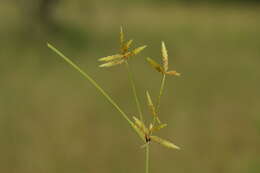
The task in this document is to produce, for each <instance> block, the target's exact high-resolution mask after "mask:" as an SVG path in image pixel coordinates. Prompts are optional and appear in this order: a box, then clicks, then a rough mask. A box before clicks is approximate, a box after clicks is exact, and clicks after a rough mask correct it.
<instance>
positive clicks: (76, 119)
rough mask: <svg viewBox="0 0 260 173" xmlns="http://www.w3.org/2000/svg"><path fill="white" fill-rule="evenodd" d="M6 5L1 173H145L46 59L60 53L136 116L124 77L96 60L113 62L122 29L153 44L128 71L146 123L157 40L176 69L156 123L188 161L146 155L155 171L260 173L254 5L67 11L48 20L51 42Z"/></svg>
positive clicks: (96, 110) (124, 140) (71, 4)
mask: <svg viewBox="0 0 260 173" xmlns="http://www.w3.org/2000/svg"><path fill="white" fill-rule="evenodd" d="M17 1H18V0H17ZM11 2H13V1H9V0H3V1H1V5H0V21H1V22H0V36H1V40H0V43H1V46H0V60H1V63H0V153H1V154H0V172H1V173H2V172H3V173H12V172H14V173H38V172H47V173H72V172H73V173H88V172H90V173H100V172H106V173H119V172H120V173H122V172H123V173H130V172H131V173H132V172H136V169H137V168H140V170H141V168H142V167H143V160H144V158H143V152H144V151H143V150H142V149H140V145H141V144H142V143H141V142H140V143H138V142H135V141H136V140H135V139H136V135H135V134H134V133H133V132H132V131H131V129H130V128H129V127H128V126H127V124H126V123H125V122H124V120H123V119H120V118H118V115H117V112H116V111H115V110H112V109H111V107H110V105H109V104H108V103H107V102H105V101H104V100H103V98H102V96H100V95H99V94H98V93H97V92H96V91H95V89H94V88H93V87H92V86H90V85H89V84H88V83H87V82H85V81H84V80H83V79H82V78H81V77H80V76H79V75H78V74H77V73H76V72H74V71H73V70H72V69H71V68H70V67H69V66H68V65H67V64H65V63H64V62H63V61H62V60H61V59H59V58H57V56H56V55H54V54H53V53H52V52H51V51H50V50H49V49H48V48H46V42H47V41H48V42H50V43H53V44H55V45H56V46H57V48H59V49H61V50H62V51H63V52H64V53H65V54H66V55H68V56H70V57H72V58H73V60H74V61H75V62H77V63H78V64H80V67H82V68H83V69H84V70H86V71H87V72H88V73H89V74H91V75H92V76H93V77H95V79H96V80H97V81H98V82H99V83H100V84H101V85H102V86H105V87H106V91H107V92H109V93H110V94H111V95H112V96H113V98H114V99H115V100H116V101H117V102H120V103H121V104H120V106H122V107H123V109H124V110H125V111H126V112H129V114H131V115H133V116H136V112H135V111H134V110H136V108H135V104H134V100H133V98H132V96H131V95H128V94H127V93H128V92H125V91H126V90H130V88H129V85H128V81H127V77H126V75H127V72H126V71H125V70H124V68H123V67H121V66H116V67H114V69H113V70H111V68H109V69H107V70H106V72H104V69H101V68H98V65H99V62H97V61H96V60H97V59H98V58H100V57H102V56H104V55H109V54H110V53H111V52H116V51H117V48H116V45H118V39H117V37H118V31H119V27H120V26H121V25H123V26H124V27H125V28H127V31H128V32H127V38H129V39H131V38H138V41H137V40H135V42H134V43H136V44H137V45H139V44H140V45H141V44H147V45H148V47H147V48H146V50H145V51H144V56H141V55H140V56H139V55H138V56H137V57H136V58H133V59H132V61H131V64H130V65H131V66H134V69H133V72H134V76H135V79H136V81H137V90H138V92H139V93H141V94H142V96H143V99H142V100H144V101H143V102H142V103H141V104H142V107H143V108H146V109H145V110H146V111H147V112H144V116H146V117H147V118H148V117H151V116H150V115H149V112H148V111H149V110H148V109H147V103H146V95H145V91H146V90H149V92H151V93H155V92H158V90H159V86H158V85H156V84H157V83H159V82H160V77H161V74H160V73H157V72H156V71H155V70H154V69H152V68H151V67H150V66H149V64H148V63H146V61H145V57H151V58H153V59H154V60H155V61H156V62H161V61H160V58H161V52H160V51H161V49H160V45H161V41H162V40H164V41H165V43H166V46H167V50H168V52H169V65H170V66H169V68H170V69H171V67H172V68H173V69H176V70H177V71H180V72H181V74H182V76H181V78H177V77H176V78H174V77H173V78H171V79H170V80H169V81H167V82H166V90H165V95H164V96H163V97H162V102H161V103H162V104H161V114H160V115H161V116H160V120H161V121H162V122H167V123H168V124H170V126H169V127H167V128H164V129H162V130H161V132H160V135H158V136H173V137H174V138H173V141H174V142H176V144H177V145H178V146H180V147H181V150H180V151H169V150H167V149H164V148H162V147H160V146H158V145H156V144H154V145H151V148H152V152H151V153H150V154H151V158H152V160H155V159H156V158H159V159H158V160H157V161H156V164H153V165H154V166H153V167H152V169H153V170H154V172H164V173H171V172H180V173H190V172H192V173H209V172H210V173H220V172H221V173H259V170H260V166H259V165H260V159H259V155H260V152H259V146H260V114H259V113H260V106H259V103H260V99H259V98H260V91H259V88H260V81H259V76H260V68H259V64H260V58H259V57H260V49H259V45H260V7H259V6H257V5H244V4H242V5H239V4H236V5H233V4H227V3H223V5H220V6H219V5H216V6H214V5H211V4H206V5H205V4H194V6H193V5H188V6H187V5H183V4H181V5H180V4H174V3H172V4H163V3H159V2H158V3H151V2H152V1H148V0H147V1H145V0H142V2H143V3H140V1H137V0H136V1H134V2H133V1H131V2H129V3H125V2H126V1H124V3H123V2H122V1H117V0H114V1H112V0H111V1H108V0H102V1H101V0H95V1H94V0H93V1H84V0H76V1H71V0H66V1H65V0H64V1H60V2H59V3H58V4H57V6H55V7H54V8H55V10H54V12H53V18H54V19H55V22H57V24H58V25H60V26H62V27H59V28H57V30H56V31H55V32H49V31H46V29H44V28H43V27H41V26H40V24H38V23H37V22H33V21H28V20H29V19H30V20H31V18H30V17H29V18H28V16H27V15H25V13H20V10H21V9H20V8H19V7H18V5H21V4H19V3H11ZM20 2H23V3H24V4H22V5H23V6H24V8H27V7H28V6H29V5H30V3H27V2H29V1H25V0H24V1H20ZM30 2H31V1H30ZM35 2H36V1H35ZM245 2H246V1H245ZM28 23H30V24H28ZM36 26H37V27H36ZM151 73H153V75H154V76H153V77H152V78H151V77H150V75H151ZM151 96H152V98H154V97H153V96H154V95H151ZM153 101H154V100H153ZM145 110H144V111H145ZM138 170H139V169H138Z"/></svg>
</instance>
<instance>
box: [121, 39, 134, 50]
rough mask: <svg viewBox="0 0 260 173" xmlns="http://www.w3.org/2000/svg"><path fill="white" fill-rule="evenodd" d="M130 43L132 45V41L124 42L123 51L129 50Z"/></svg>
mask: <svg viewBox="0 0 260 173" xmlns="http://www.w3.org/2000/svg"><path fill="white" fill-rule="evenodd" d="M132 43H133V40H129V41H128V42H126V44H125V45H124V47H123V50H124V51H128V49H129V48H130V46H131V44H132Z"/></svg>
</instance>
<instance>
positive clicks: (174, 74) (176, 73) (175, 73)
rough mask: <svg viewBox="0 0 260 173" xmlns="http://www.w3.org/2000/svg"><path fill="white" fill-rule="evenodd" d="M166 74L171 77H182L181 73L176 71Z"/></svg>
mask: <svg viewBox="0 0 260 173" xmlns="http://www.w3.org/2000/svg"><path fill="white" fill-rule="evenodd" d="M165 74H168V75H171V76H180V75H181V74H180V73H178V72H177V71H174V70H172V71H167V72H165Z"/></svg>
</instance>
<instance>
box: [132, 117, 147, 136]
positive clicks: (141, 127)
mask: <svg viewBox="0 0 260 173" xmlns="http://www.w3.org/2000/svg"><path fill="white" fill-rule="evenodd" d="M133 119H134V122H135V124H136V126H137V127H138V128H139V129H140V130H141V131H142V132H143V134H148V133H149V130H148V129H147V128H146V127H145V125H144V123H143V122H142V121H141V120H139V119H138V118H136V117H133Z"/></svg>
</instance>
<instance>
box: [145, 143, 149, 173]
mask: <svg viewBox="0 0 260 173" xmlns="http://www.w3.org/2000/svg"><path fill="white" fill-rule="evenodd" d="M145 148H146V150H145V155H146V156H145V173H149V144H148V145H146V147H145Z"/></svg>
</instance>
